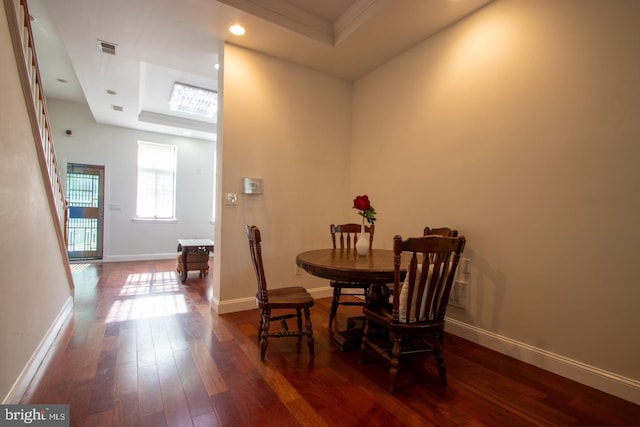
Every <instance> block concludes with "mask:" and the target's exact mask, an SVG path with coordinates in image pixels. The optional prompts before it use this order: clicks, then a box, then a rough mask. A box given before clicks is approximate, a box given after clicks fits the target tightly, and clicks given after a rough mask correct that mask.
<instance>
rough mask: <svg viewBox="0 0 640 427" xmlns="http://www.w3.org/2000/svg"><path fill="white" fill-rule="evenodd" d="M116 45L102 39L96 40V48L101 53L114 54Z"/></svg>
mask: <svg viewBox="0 0 640 427" xmlns="http://www.w3.org/2000/svg"><path fill="white" fill-rule="evenodd" d="M116 46H117V44H115V43H110V42H106V41H104V40H98V50H99V51H100V52H102V53H108V54H109V55H115V54H116Z"/></svg>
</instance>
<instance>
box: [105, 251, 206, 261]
mask: <svg viewBox="0 0 640 427" xmlns="http://www.w3.org/2000/svg"><path fill="white" fill-rule="evenodd" d="M176 254H177V252H170V253H158V254H129V255H108V256H103V257H102V262H125V261H155V260H159V259H175V257H176ZM212 255H213V254H211V256H212ZM211 256H210V257H211Z"/></svg>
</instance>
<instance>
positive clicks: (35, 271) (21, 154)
mask: <svg viewBox="0 0 640 427" xmlns="http://www.w3.org/2000/svg"><path fill="white" fill-rule="evenodd" d="M0 52H3V59H2V61H0V93H2V100H3V102H2V105H1V106H0V272H2V276H1V278H0V403H2V402H14V400H13V399H14V398H15V396H16V395H17V394H20V393H19V392H18V391H16V389H14V388H13V387H14V386H16V387H17V386H18V384H17V382H18V380H19V379H21V378H22V380H24V379H25V378H23V376H24V374H25V371H26V370H29V369H30V368H29V363H30V362H31V358H32V357H33V356H35V353H36V352H37V350H38V348H39V346H40V345H41V343H42V342H44V340H45V338H46V337H47V335H48V334H47V332H48V331H49V329H50V327H52V325H53V324H54V323H55V322H56V318H58V316H59V315H60V314H61V313H62V312H63V311H68V309H69V308H70V307H71V288H70V284H69V282H68V280H67V275H66V272H65V267H64V266H65V264H64V263H65V262H66V260H65V259H64V257H63V255H64V254H62V253H61V252H60V248H59V246H58V240H57V235H56V232H55V228H54V222H53V221H54V219H53V218H52V216H51V214H50V209H49V205H48V199H47V195H46V192H45V188H46V187H45V182H44V180H43V179H42V175H41V173H40V169H39V166H38V157H37V153H36V142H34V138H33V134H32V132H31V125H30V122H29V117H28V115H27V109H26V104H25V99H24V96H23V94H22V89H21V86H20V80H19V78H18V71H17V67H16V62H15V57H14V55H13V47H12V45H11V39H10V37H9V32H8V27H7V19H6V18H5V9H4V3H2V5H0ZM65 307H67V308H66V309H65ZM44 347H46V345H45V346H44ZM23 370H25V371H23ZM31 373H33V372H31ZM26 379H27V380H28V379H29V376H28V375H26ZM23 391H24V390H23Z"/></svg>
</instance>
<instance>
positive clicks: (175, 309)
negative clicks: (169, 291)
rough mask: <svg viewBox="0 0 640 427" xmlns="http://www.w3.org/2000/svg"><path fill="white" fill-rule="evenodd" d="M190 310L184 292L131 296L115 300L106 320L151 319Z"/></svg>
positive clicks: (108, 321)
mask: <svg viewBox="0 0 640 427" xmlns="http://www.w3.org/2000/svg"><path fill="white" fill-rule="evenodd" d="M188 312H189V307H188V305H187V301H186V300H185V297H184V295H182V294H175V295H158V296H149V297H140V298H130V299H124V300H117V301H115V302H114V303H113V305H112V306H111V309H110V310H109V314H108V315H107V319H106V322H107V323H110V322H123V321H125V320H140V319H151V318H154V317H162V316H172V315H175V314H180V313H188Z"/></svg>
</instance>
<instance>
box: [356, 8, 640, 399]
mask: <svg viewBox="0 0 640 427" xmlns="http://www.w3.org/2000/svg"><path fill="white" fill-rule="evenodd" d="M638 40H640V2H633V1H623V0H621V1H614V0H611V1H599V0H592V1H580V2H577V1H555V0H554V1H548V0H547V1H529V0H509V1H497V2H495V3H492V4H490V5H489V6H487V7H486V8H484V9H482V10H480V11H479V12H478V13H476V14H474V15H472V16H470V17H469V18H467V19H465V20H464V21H462V22H460V23H459V24H457V25H455V26H453V27H451V28H449V29H448V30H446V31H444V32H442V33H440V34H438V35H436V36H435V37H433V38H431V39H429V40H427V41H425V42H424V43H422V44H420V45H419V46H417V47H415V48H414V49H412V50H410V51H408V52H406V53H405V54H404V55H402V56H400V57H398V58H397V59H395V60H393V61H391V62H390V63H388V64H386V65H385V66H383V67H381V68H380V69H378V70H376V71H375V72H373V73H371V74H370V75H368V76H366V77H365V78H363V79H362V80H360V81H359V82H357V84H356V86H355V94H354V107H353V112H354V120H353V141H352V149H353V153H352V154H353V162H352V164H351V183H352V187H351V188H352V192H353V191H354V190H356V189H360V188H363V187H364V186H365V185H369V186H371V187H373V190H372V191H370V194H369V196H370V197H371V200H372V203H373V204H374V206H375V207H376V209H377V210H378V212H379V215H378V222H376V241H377V242H378V243H377V244H384V243H388V244H387V246H388V247H390V244H391V239H392V237H393V235H394V234H401V235H403V236H409V235H415V234H419V233H420V232H421V230H422V228H423V227H424V226H426V225H429V226H450V227H454V228H458V229H459V230H460V231H461V233H462V234H464V235H465V236H466V237H467V239H468V244H467V249H466V252H465V254H464V257H466V258H470V259H471V266H472V273H471V275H470V285H471V289H470V291H471V292H470V301H469V305H468V310H466V311H465V310H460V309H456V308H450V309H449V311H448V315H449V316H450V317H451V318H453V319H454V320H457V321H459V322H462V328H459V329H460V330H462V331H463V332H464V331H466V333H468V334H469V337H470V338H471V339H474V340H476V341H479V342H482V341H483V340H484V339H487V340H489V339H494V340H497V341H500V340H502V341H503V342H502V344H503V347H502V348H501V350H504V351H506V352H507V353H509V354H512V355H513V356H515V357H519V358H523V354H522V353H523V352H525V351H533V355H532V357H534V358H538V360H532V361H533V362H536V363H537V364H539V365H541V366H543V367H547V368H549V367H550V365H551V364H552V363H553V360H554V357H555V356H557V358H555V360H556V361H562V362H563V363H564V362H569V363H574V362H575V364H574V366H578V365H579V364H580V363H582V364H585V365H586V369H587V370H591V371H593V372H594V373H595V374H596V375H600V374H602V376H603V377H606V376H607V375H609V374H612V378H613V377H614V376H620V377H621V378H622V381H621V384H623V383H626V384H629V385H630V386H631V392H630V394H629V395H627V396H626V397H627V398H633V399H636V401H638V399H640V363H639V361H640V339H638V338H639V335H638V329H637V327H638V325H640V310H639V309H638V303H639V302H640V286H638V284H639V283H640V270H639V269H638V268H636V265H635V263H636V259H635V258H636V256H637V254H638V246H637V245H638V242H640V225H639V223H638V218H640V198H639V197H638V183H639V182H640V168H638V163H639V161H640V145H639V138H640V121H639V120H638V117H640V102H638V100H639V99H640V49H638ZM381 88H384V90H381ZM509 343H511V344H513V345H508V344H509ZM527 346H531V348H532V349H531V348H528V347H527ZM564 358H566V359H564ZM599 370H602V371H604V372H599ZM623 388H624V386H623Z"/></svg>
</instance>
